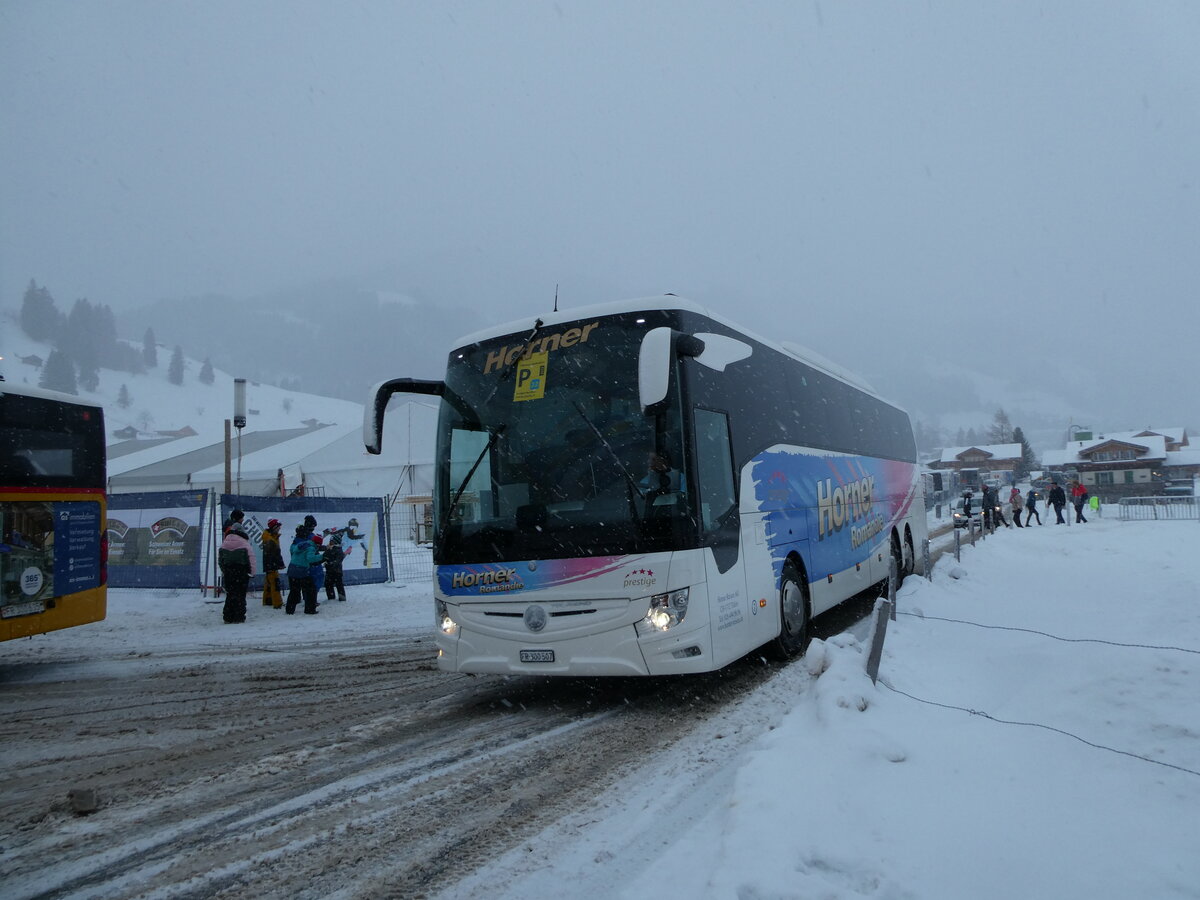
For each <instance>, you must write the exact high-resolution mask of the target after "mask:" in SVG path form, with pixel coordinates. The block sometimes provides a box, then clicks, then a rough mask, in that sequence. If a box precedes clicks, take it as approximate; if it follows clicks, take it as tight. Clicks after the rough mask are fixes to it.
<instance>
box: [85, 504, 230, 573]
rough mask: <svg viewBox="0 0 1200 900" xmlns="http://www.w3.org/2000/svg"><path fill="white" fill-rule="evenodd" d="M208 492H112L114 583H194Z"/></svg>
mask: <svg viewBox="0 0 1200 900" xmlns="http://www.w3.org/2000/svg"><path fill="white" fill-rule="evenodd" d="M207 506H208V491H156V492H152V493H138V494H111V495H110V496H109V498H108V583H109V585H110V586H111V587H195V586H197V585H198V584H200V553H201V542H200V535H201V534H203V533H204V529H203V527H202V526H203V524H204V511H205V509H206V508H207Z"/></svg>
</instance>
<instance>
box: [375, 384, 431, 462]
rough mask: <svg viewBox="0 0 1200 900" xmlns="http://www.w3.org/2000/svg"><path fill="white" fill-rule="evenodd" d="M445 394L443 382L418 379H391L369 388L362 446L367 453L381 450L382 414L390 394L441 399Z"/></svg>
mask: <svg viewBox="0 0 1200 900" xmlns="http://www.w3.org/2000/svg"><path fill="white" fill-rule="evenodd" d="M445 393H446V383H445V382H444V381H424V380H422V379H419V378H392V379H390V380H388V381H381V382H379V384H377V385H375V387H373V388H371V393H370V394H369V395H368V396H367V405H366V406H364V407H363V445H364V446H365V447H366V448H367V452H368V453H373V454H378V453H380V452H381V451H382V450H383V414H384V412H385V411H386V410H387V405H388V401H389V400H390V399H392V394H432V395H433V396H435V397H441V396H443V395H444V394H445Z"/></svg>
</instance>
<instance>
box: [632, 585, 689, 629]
mask: <svg viewBox="0 0 1200 900" xmlns="http://www.w3.org/2000/svg"><path fill="white" fill-rule="evenodd" d="M645 603H646V607H647V608H646V616H645V618H643V619H642V621H641V623H639V630H640V631H641V632H642V633H644V634H650V633H653V632H656V631H666V630H667V629H668V628H671V627H673V626H675V625H678V624H679V623H680V622H682V621H683V619H684V616H686V615H687V608H688V589H687V588H682V589H681V590H678V591H669V592H668V593H665V594H655V595H654V596H653V597H648V598H646V600H645Z"/></svg>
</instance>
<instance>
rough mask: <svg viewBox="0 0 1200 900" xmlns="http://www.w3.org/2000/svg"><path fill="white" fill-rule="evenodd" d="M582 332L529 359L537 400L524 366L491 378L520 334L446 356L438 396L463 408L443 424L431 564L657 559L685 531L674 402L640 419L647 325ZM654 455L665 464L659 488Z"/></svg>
mask: <svg viewBox="0 0 1200 900" xmlns="http://www.w3.org/2000/svg"><path fill="white" fill-rule="evenodd" d="M588 324H589V323H582V324H581V325H580V327H578V328H575V329H573V330H574V331H575V332H576V333H587V334H588V341H587V342H586V344H585V343H584V342H582V341H580V342H578V343H577V344H576V345H574V346H571V347H563V346H559V347H558V348H557V349H556V350H553V351H549V350H548V351H546V352H545V354H544V355H538V356H537V357H535V359H534V362H535V363H536V365H537V367H538V377H539V381H538V383H537V386H536V388H534V389H530V388H528V384H529V381H530V379H529V378H528V377H527V376H526V374H525V373H524V372H522V371H520V368H521V367H520V366H515V367H514V369H513V371H512V374H511V375H506V372H505V371H504V370H502V369H500V368H499V367H497V366H495V365H493V366H491V368H490V369H489V367H488V361H489V360H492V361H494V360H496V359H498V358H501V359H503V358H507V357H506V356H505V354H507V353H511V347H512V346H513V345H514V342H516V345H518V346H519V341H520V340H521V338H522V337H523V336H514V337H512V338H510V339H508V340H505V339H499V340H498V341H494V342H489V344H488V345H486V346H481V347H479V348H473V349H472V350H471V352H465V353H463V354H462V355H461V356H456V357H455V358H454V359H453V361H452V364H451V366H450V367H449V369H448V371H447V379H446V380H447V385H448V386H449V387H450V388H452V389H453V390H454V391H455V392H456V394H457V395H458V396H459V397H461V398H462V400H463V404H461V405H460V406H452V405H450V404H445V405H444V406H443V408H442V414H441V415H442V418H441V425H440V436H439V441H440V442H442V449H441V450H439V454H438V457H439V459H441V460H444V461H446V462H445V463H444V464H443V465H442V467H441V469H440V471H439V473H438V485H437V499H436V503H437V504H438V506H439V508H440V510H442V511H443V515H441V516H439V520H440V521H439V528H440V531H439V533H438V535H437V540H436V542H435V547H436V559H437V562H438V563H439V564H445V563H452V562H453V563H465V562H484V561H503V560H517V559H535V558H563V557H570V556H595V555H602V554H605V555H606V554H619V553H631V552H639V551H645V550H648V549H650V546H648V545H655V546H657V545H661V547H660V549H661V548H665V547H666V546H668V545H669V542H670V539H671V538H672V536H673V538H674V540H676V541H677V540H678V539H679V531H680V529H686V528H689V527H691V522H692V517H691V514H690V510H689V506H688V503H687V502H686V494H685V489H684V486H685V485H686V483H687V482H686V477H685V475H686V473H685V472H684V471H683V469H682V466H681V463H680V461H681V460H682V459H683V452H682V451H683V447H682V428H681V425H680V415H679V403H678V402H677V399H676V400H675V401H674V402H670V403H668V404H665V405H664V409H663V411H661V412H658V413H657V414H656V415H651V416H647V415H645V414H644V413H643V411H642V408H641V405H640V403H639V401H638V391H637V353H638V348H639V345H640V340H641V336H642V334H643V333H644V328H637V327H633V326H631V325H625V324H622V323H621V322H620V321H619V320H608V319H605V320H603V321H602V322H600V323H597V324H595V325H594V326H593V327H592V328H590V329H588V328H587V325H588ZM571 330H572V329H570V328H569V326H563V327H562V329H561V330H560V331H558V332H555V333H552V334H551V335H550V338H551V339H552V338H554V337H556V336H558V335H559V334H562V333H568V334H569V333H570V332H571ZM538 346H539V344H538V342H535V343H534V347H535V350H536V348H537V347H538ZM518 362H520V360H518ZM523 378H524V379H525V381H522V379H523ZM655 456H658V457H662V458H666V459H668V460H669V462H668V464H667V466H668V471H667V484H666V487H665V488H664V485H663V484H662V479H661V478H660V477H659V475H660V473H659V472H658V471H657V470H656V469H655V468H653V466H652V463H651V460H652V459H653V458H654V457H655ZM660 467H661V464H660ZM456 496H457V497H458V500H457V502H456V501H455V497H456ZM446 512H448V513H449V514H448V515H446V514H445V513H446Z"/></svg>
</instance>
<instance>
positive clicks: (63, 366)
mask: <svg viewBox="0 0 1200 900" xmlns="http://www.w3.org/2000/svg"><path fill="white" fill-rule="evenodd" d="M38 387H43V388H46V390H48V391H62V392H63V393H64V394H78V393H79V389H78V387H77V386H76V383H75V363H73V362H71V357H69V356H68V355H67V354H66V353H64V352H63V351H62V350H51V351H50V357H49V358H48V359H47V360H46V364H45V365H44V366H42V377H41V379H40V380H39V381H38Z"/></svg>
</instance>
